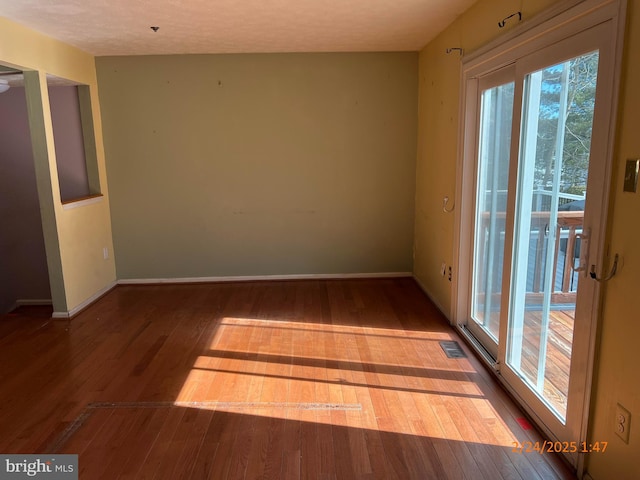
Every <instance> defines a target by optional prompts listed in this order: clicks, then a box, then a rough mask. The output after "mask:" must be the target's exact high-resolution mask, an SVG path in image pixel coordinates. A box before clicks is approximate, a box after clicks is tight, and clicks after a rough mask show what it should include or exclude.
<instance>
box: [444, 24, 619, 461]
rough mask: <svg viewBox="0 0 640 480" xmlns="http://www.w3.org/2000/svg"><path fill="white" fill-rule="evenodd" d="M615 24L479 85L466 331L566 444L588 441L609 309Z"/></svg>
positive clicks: (464, 251)
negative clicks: (606, 274)
mask: <svg viewBox="0 0 640 480" xmlns="http://www.w3.org/2000/svg"><path fill="white" fill-rule="evenodd" d="M613 23H614V22H612V21H609V22H607V21H602V22H596V23H595V25H596V26H593V27H590V28H582V29H581V30H579V31H577V32H575V33H573V34H571V35H568V36H566V37H565V38H560V39H558V40H557V41H554V42H551V44H550V45H547V46H545V47H544V48H536V49H531V51H529V52H526V54H525V53H522V54H520V55H517V56H516V55H515V54H513V52H511V51H509V52H508V54H507V55H506V57H509V55H511V59H510V60H509V61H506V62H502V63H501V64H499V65H498V66H497V67H484V68H485V70H484V72H483V71H482V68H477V69H476V72H478V73H474V74H471V73H469V74H467V77H466V89H465V92H466V100H465V106H466V112H465V118H464V135H463V137H464V138H463V141H464V151H465V154H464V156H463V157H464V160H463V161H464V165H463V167H462V168H463V173H462V176H461V182H462V183H461V184H460V190H461V193H460V195H459V197H458V201H459V202H460V204H461V205H462V212H463V213H462V214H461V216H460V221H461V222H462V223H461V224H460V225H461V226H460V230H459V232H460V233H459V238H460V240H461V248H460V253H459V256H458V268H459V271H460V280H459V282H458V284H457V287H456V293H457V294H458V298H457V303H456V305H457V307H456V311H455V316H456V321H457V324H458V326H460V328H461V329H462V331H463V332H464V333H465V334H467V335H469V336H470V338H471V339H472V340H473V342H474V343H476V344H478V345H480V346H481V347H480V348H481V349H482V350H484V352H485V354H487V353H488V355H487V358H489V357H491V358H492V363H493V365H494V368H495V369H496V370H497V371H498V372H499V378H501V379H502V380H503V382H504V383H505V385H506V386H507V388H508V389H509V390H510V391H511V392H512V393H513V394H514V395H515V396H516V397H517V398H518V399H519V400H520V401H521V403H522V404H523V406H524V407H525V408H526V409H527V411H528V412H529V413H530V414H531V415H532V416H533V417H534V418H535V419H536V420H537V422H538V423H539V424H540V425H541V426H542V427H543V429H544V430H545V431H546V432H547V433H548V434H549V436H550V437H551V438H552V439H554V440H559V441H563V442H580V441H584V440H585V438H584V436H585V434H586V428H585V419H586V415H587V410H588V399H589V382H590V379H591V372H590V367H589V365H591V364H590V361H591V359H592V356H593V349H594V341H593V330H594V328H595V326H596V325H597V305H598V284H597V282H595V281H594V280H593V279H592V278H590V277H589V276H588V275H587V273H588V270H589V268H588V267H590V266H591V265H592V264H594V265H596V264H599V261H598V260H597V258H598V257H599V256H602V255H603V252H604V227H603V224H604V218H605V214H606V211H605V209H604V208H603V206H604V205H606V199H607V195H608V188H607V186H608V179H609V178H610V177H609V171H610V167H609V166H608V165H609V164H608V159H609V158H610V151H611V148H610V145H611V129H610V123H611V121H612V120H613V118H612V111H613V110H612V108H611V102H612V99H613V98H614V95H613V91H614V87H613V86H614V84H615V82H614V80H615V78H614V76H613V75H612V71H613V70H614V68H613V65H614V55H613V51H614V50H613V47H612V45H613V41H612V38H613V37H614V35H613V32H614V28H615V27H614V25H613ZM491 58H492V60H495V57H491ZM469 72H474V70H473V69H471V68H470V69H469ZM564 453H566V454H567V456H568V457H569V459H570V460H571V461H572V462H573V463H574V464H575V463H576V462H577V457H578V455H577V452H575V451H574V452H564Z"/></svg>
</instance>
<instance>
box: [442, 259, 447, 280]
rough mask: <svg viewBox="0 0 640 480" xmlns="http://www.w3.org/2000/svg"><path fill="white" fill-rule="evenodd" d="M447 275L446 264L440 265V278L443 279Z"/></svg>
mask: <svg viewBox="0 0 640 480" xmlns="http://www.w3.org/2000/svg"><path fill="white" fill-rule="evenodd" d="M446 273H447V264H446V263H444V262H443V263H442V265H441V266H440V276H441V277H444V276H445V275H446Z"/></svg>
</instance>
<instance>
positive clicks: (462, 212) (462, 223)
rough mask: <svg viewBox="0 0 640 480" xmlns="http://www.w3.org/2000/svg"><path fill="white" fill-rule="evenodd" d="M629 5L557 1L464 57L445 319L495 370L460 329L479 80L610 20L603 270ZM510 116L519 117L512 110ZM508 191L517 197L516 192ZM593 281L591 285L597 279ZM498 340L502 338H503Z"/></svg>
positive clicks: (591, 349)
mask: <svg viewBox="0 0 640 480" xmlns="http://www.w3.org/2000/svg"><path fill="white" fill-rule="evenodd" d="M626 3H627V2H626V0H582V1H580V0H566V1H564V2H561V3H559V4H557V5H554V6H553V7H551V8H549V9H548V10H546V11H545V12H543V13H541V14H539V15H537V16H536V17H534V18H532V19H531V20H530V21H528V22H526V23H523V24H522V25H520V26H518V27H517V28H514V29H513V30H511V31H510V32H508V33H507V34H505V35H504V36H503V37H501V38H499V39H497V40H495V41H493V42H490V43H489V44H488V45H486V46H485V47H483V48H481V49H479V50H478V51H476V52H474V53H473V54H471V55H466V56H465V58H464V59H463V61H462V72H461V73H462V74H461V86H460V119H461V121H460V126H459V132H458V144H459V145H460V149H459V151H458V159H457V171H458V172H459V173H458V175H457V179H456V205H457V206H458V208H456V213H455V231H454V255H453V267H454V271H455V272H457V275H454V278H453V285H452V302H451V316H450V318H451V320H452V323H453V324H454V326H455V327H456V328H457V329H458V330H459V331H460V332H461V333H462V334H463V335H465V336H466V337H467V338H469V339H470V340H471V343H472V344H476V346H479V349H480V353H481V354H482V355H481V357H483V358H484V359H485V361H486V363H487V365H489V366H491V367H493V368H496V363H495V361H494V359H493V358H492V356H491V355H488V353H487V352H483V351H482V346H481V345H479V344H478V342H477V341H475V339H473V338H472V337H470V335H469V333H468V331H467V329H466V328H465V325H466V323H467V319H468V318H469V315H468V314H469V311H468V310H469V308H468V300H469V296H470V294H471V292H470V282H469V281H468V280H469V279H470V278H471V275H472V262H473V259H472V258H471V257H472V256H471V255H469V252H471V251H472V250H471V249H470V245H472V242H473V237H474V231H473V215H474V202H475V182H476V178H475V175H476V170H475V169H473V168H464V167H465V166H470V165H475V162H476V159H475V155H476V150H477V146H478V145H477V144H478V138H477V135H476V127H477V125H478V118H479V110H480V108H479V102H478V98H479V97H478V94H479V77H481V76H482V75H486V74H488V73H490V72H493V71H496V70H498V69H500V68H502V67H505V66H507V65H510V64H512V63H515V62H516V60H518V59H519V58H522V57H525V56H528V55H530V54H533V53H534V52H536V51H540V50H542V49H544V48H546V47H550V46H552V45H554V44H556V43H558V42H560V41H562V40H565V39H567V38H569V37H571V36H574V35H576V34H578V33H581V32H583V31H585V30H588V29H590V28H592V27H594V26H596V25H599V24H601V23H605V22H611V28H612V37H613V38H611V40H610V42H611V45H610V50H609V51H608V52H607V55H609V56H610V58H611V70H610V71H609V75H608V79H606V80H605V81H607V82H608V83H609V84H610V88H609V89H608V91H607V92H605V96H604V97H602V96H601V97H600V98H599V101H601V102H606V104H608V105H609V108H610V110H609V117H610V123H609V128H608V131H607V134H606V139H607V140H606V145H604V146H603V147H602V149H601V150H600V151H602V152H606V159H605V162H603V171H602V172H598V173H597V174H598V175H602V176H603V178H604V188H603V192H602V197H601V198H593V197H592V198H591V202H599V204H600V205H602V206H603V208H602V212H601V219H602V221H601V222H600V224H598V225H593V226H592V237H596V238H598V239H599V241H597V242H594V243H593V245H592V249H591V252H590V264H594V265H596V267H597V268H598V271H602V268H601V267H602V265H603V263H604V262H605V260H606V257H607V254H608V245H607V244H606V241H605V239H606V233H607V225H608V218H607V217H608V211H607V208H606V206H607V205H608V204H609V194H610V189H611V170H612V164H613V152H614V143H615V128H616V120H617V109H618V98H619V85H620V76H621V73H620V72H621V63H622V46H623V39H624V25H625V14H626ZM599 81H600V78H599ZM519 92H520V90H519V89H518V85H517V84H516V95H518V94H521V93H519ZM601 95H602V94H601ZM514 113H515V114H517V112H514ZM511 135H512V138H520V124H519V122H515V123H514V130H513V131H512V133H511ZM514 154H515V155H516V156H515V157H512V163H516V164H517V162H516V161H514V160H513V158H517V154H518V152H513V151H512V155H514ZM514 168H515V167H514ZM512 194H515V192H513V193H512ZM509 215H511V216H513V211H511V212H510V213H509V212H508V213H507V217H509ZM509 222H511V223H513V218H511V219H509V218H507V224H509ZM508 234H509V233H508ZM508 240H509V239H507V241H508ZM594 247H595V248H594ZM505 262H508V263H509V264H510V263H511V258H510V257H509V256H508V252H505ZM593 283H594V284H595V282H593ZM600 296H601V294H600V288H599V286H598V285H597V284H595V285H594V286H593V301H592V304H591V314H590V318H589V321H590V325H589V328H590V332H591V333H590V336H589V342H588V343H589V344H588V346H587V347H586V348H587V352H586V355H585V358H587V361H586V363H585V364H584V365H583V368H584V371H586V372H587V373H586V376H587V378H586V384H585V388H584V392H582V393H583V399H582V411H581V412H580V422H579V424H580V428H579V433H577V435H578V436H579V438H575V439H572V440H574V441H576V442H578V441H586V440H587V428H588V419H589V406H590V399H591V394H590V393H591V389H592V380H593V367H594V358H595V350H596V344H597V341H596V340H597V326H598V319H599V312H600ZM504 297H507V295H503V301H506V302H508V298H504ZM503 306H504V307H506V306H507V305H506V304H504V303H503ZM501 333H502V332H501ZM502 338H503V339H504V337H502ZM503 353H504V352H502V354H501V356H499V358H504V355H503ZM498 378H499V379H500V380H501V382H502V384H503V385H504V386H505V388H506V389H507V390H508V391H509V392H510V393H511V394H512V395H513V396H514V397H516V399H517V400H518V402H519V403H520V405H521V407H522V408H523V409H525V411H527V413H528V414H529V415H530V416H531V417H532V418H533V420H534V421H535V423H536V424H537V425H538V427H539V428H541V430H542V431H543V432H544V433H545V434H546V435H547V436H548V437H549V438H550V439H553V440H557V438H556V437H555V435H554V434H553V432H552V431H551V429H550V428H549V427H548V426H547V425H546V422H545V420H544V419H543V418H540V417H539V416H538V415H537V414H536V413H535V412H534V411H533V410H532V409H531V408H529V407H528V406H527V404H526V402H525V401H524V400H525V399H524V398H522V397H521V396H520V395H519V393H518V392H516V391H514V389H513V388H511V386H510V385H509V384H508V382H507V381H506V380H505V379H504V378H503V377H502V376H501V375H498ZM568 460H569V461H570V462H571V463H572V464H573V465H574V466H575V467H577V469H578V472H579V473H581V471H582V469H583V462H584V455H582V454H580V455H576V454H573V455H569V457H568Z"/></svg>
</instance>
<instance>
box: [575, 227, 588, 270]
mask: <svg viewBox="0 0 640 480" xmlns="http://www.w3.org/2000/svg"><path fill="white" fill-rule="evenodd" d="M590 233H591V231H590V229H588V228H587V229H584V230H583V231H582V233H576V234H575V235H574V237H573V251H574V252H575V251H576V245H577V243H578V239H580V256H579V257H578V266H575V265H574V261H573V258H572V259H571V269H572V270H573V271H574V272H585V276H586V274H587V264H588V260H589V237H590Z"/></svg>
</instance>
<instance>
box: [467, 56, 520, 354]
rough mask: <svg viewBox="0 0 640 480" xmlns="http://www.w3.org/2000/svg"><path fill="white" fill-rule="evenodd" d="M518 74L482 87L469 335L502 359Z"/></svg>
mask: <svg viewBox="0 0 640 480" xmlns="http://www.w3.org/2000/svg"><path fill="white" fill-rule="evenodd" d="M514 75H515V70H514V68H512V67H507V68H504V69H501V70H500V71H498V72H496V73H493V74H491V75H488V76H486V77H484V78H483V79H482V80H481V81H480V95H479V97H480V125H479V135H478V173H477V185H476V198H475V231H474V248H473V283H472V287H471V288H472V292H471V312H470V313H471V315H470V317H471V320H472V322H470V323H469V329H470V330H471V331H473V333H474V335H475V336H476V337H478V338H479V339H481V341H482V343H483V344H484V345H485V348H486V349H487V350H488V351H489V352H490V353H491V354H492V355H493V356H494V358H495V357H497V354H498V353H497V352H498V343H499V338H500V303H501V299H502V269H503V261H504V241H505V219H506V211H507V188H508V182H509V158H510V154H509V150H510V148H511V124H512V121H513V94H514V86H515V82H514V80H513V77H514Z"/></svg>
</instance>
